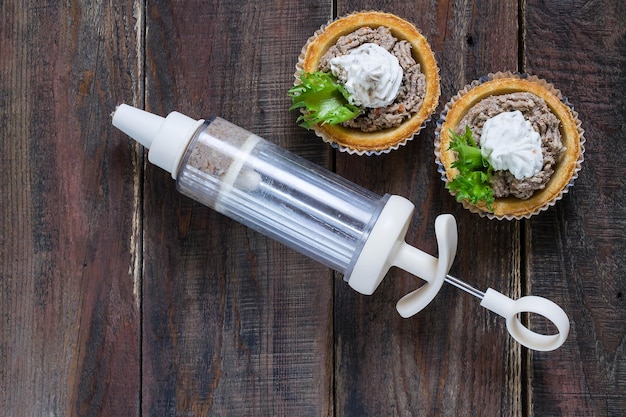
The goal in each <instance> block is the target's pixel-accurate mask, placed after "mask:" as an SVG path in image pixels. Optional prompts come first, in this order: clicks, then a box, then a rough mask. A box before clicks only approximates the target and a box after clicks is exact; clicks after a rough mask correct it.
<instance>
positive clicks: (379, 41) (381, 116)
mask: <svg viewBox="0 0 626 417" xmlns="http://www.w3.org/2000/svg"><path fill="white" fill-rule="evenodd" d="M364 43H374V44H376V45H378V46H380V47H382V48H385V49H386V50H387V51H389V52H390V53H391V54H392V55H394V56H395V57H396V58H398V62H399V63H400V66H401V67H402V71H403V76H402V85H401V86H400V91H399V92H398V96H397V97H396V99H395V100H394V102H393V103H391V104H390V105H389V106H387V107H381V108H375V109H365V110H364V112H363V113H362V114H361V115H359V116H358V117H356V118H354V119H352V120H348V121H346V122H344V123H342V125H343V126H345V127H351V128H355V129H360V130H362V131H363V132H375V131H378V130H383V129H388V128H391V127H396V126H399V125H400V124H402V122H403V121H405V120H406V119H408V118H410V117H411V115H413V114H415V113H416V112H417V111H418V110H419V108H420V106H421V105H422V102H423V101H424V96H425V95H426V76H425V75H424V74H423V73H422V72H421V70H420V64H418V63H417V62H415V59H414V58H413V55H412V54H411V44H410V43H408V42H407V41H404V40H398V39H397V38H395V37H394V36H393V35H392V34H391V32H390V31H389V29H388V28H386V27H383V26H381V27H378V28H376V29H372V28H370V27H362V28H359V29H357V30H356V31H354V32H352V33H350V34H348V35H345V36H342V37H340V38H339V39H338V40H337V43H336V44H335V45H334V46H332V47H331V48H330V49H329V50H328V52H326V54H325V55H324V56H323V57H322V58H321V60H320V63H319V70H320V71H324V72H330V60H331V59H333V58H335V57H337V56H343V55H347V54H349V53H350V52H351V51H352V50H353V49H355V48H357V47H359V46H361V45H363V44H364Z"/></svg>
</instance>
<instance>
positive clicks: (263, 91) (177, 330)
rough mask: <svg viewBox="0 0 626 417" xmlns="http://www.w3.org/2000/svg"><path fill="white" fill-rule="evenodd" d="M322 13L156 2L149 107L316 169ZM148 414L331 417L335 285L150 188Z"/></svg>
mask: <svg viewBox="0 0 626 417" xmlns="http://www.w3.org/2000/svg"><path fill="white" fill-rule="evenodd" d="M324 4H326V3H321V2H312V3H307V2H282V1H270V2H263V3H261V2H258V1H241V2H218V1H214V2H188V1H185V2H182V1H177V2H162V1H155V2H148V9H147V20H146V24H147V51H146V67H147V78H146V82H147V89H146V94H147V107H148V108H149V110H151V111H153V112H158V113H162V114H164V113H167V112H169V111H171V110H178V111H181V112H184V113H187V114H189V115H190V116H194V117H198V118H200V117H206V116H209V115H212V114H216V115H219V116H222V117H224V118H226V119H229V120H231V121H232V122H234V123H236V124H238V125H240V126H242V127H244V128H247V129H248V130H251V131H254V132H255V133H257V134H259V135H261V136H263V137H266V138H267V139H269V140H271V141H273V142H275V143H278V144H280V145H282V146H285V147H287V148H289V149H291V150H293V151H295V152H297V153H299V154H301V155H304V156H305V157H308V158H309V159H311V160H314V161H316V162H318V163H321V164H328V155H329V152H328V149H327V147H326V146H324V145H322V144H320V143H318V142H317V141H310V140H309V137H308V136H306V135H305V134H304V131H303V130H302V129H300V128H299V127H297V126H296V124H295V118H296V116H297V115H296V114H295V113H289V112H288V110H287V109H288V108H289V100H288V97H287V96H286V92H287V89H288V88H289V87H290V86H291V85H292V83H293V72H294V69H295V63H296V59H297V56H298V54H299V51H300V48H301V46H302V44H303V43H304V42H305V40H306V38H307V37H308V36H309V34H310V33H312V31H313V30H314V28H315V27H316V26H317V25H318V24H319V22H322V21H324V20H325V19H327V17H328V16H327V13H329V10H330V7H329V6H328V7H322V6H323V5H324ZM144 249H145V261H144V265H145V270H144V287H143V288H144V303H143V307H144V340H143V358H144V361H143V369H144V373H143V386H144V391H143V392H144V396H143V398H142V404H143V412H144V414H145V415H155V416H162V415H181V414H192V415H237V416H247V415H254V416H262V415H268V416H269V415H310V416H323V415H330V414H331V412H332V411H331V410H332V397H331V395H332V366H331V360H332V322H331V320H332V299H331V296H332V281H331V278H332V275H331V274H330V272H329V271H328V270H327V269H326V268H324V267H322V266H320V265H318V264H316V263H314V262H313V261H311V260H308V259H306V258H304V257H303V256H301V255H299V254H296V253H294V252H293V251H291V250H289V249H286V248H285V247H283V246H281V245H279V244H277V243H274V242H272V241H270V240H268V239H266V238H264V237H262V236H260V235H259V234H257V233H255V232H252V231H250V230H248V229H245V228H244V227H243V226H241V225H239V224H236V223H235V222H233V221H231V220H229V219H227V218H225V217H223V216H221V215H219V214H217V213H215V212H213V211H211V210H210V209H208V208H206V207H202V206H200V205H199V204H196V203H193V202H192V201H191V200H189V199H187V198H185V197H182V196H180V195H179V194H178V193H177V192H176V191H175V186H174V183H173V181H172V179H171V178H169V176H168V175H167V174H166V173H164V172H163V171H160V170H158V169H155V168H153V167H149V168H148V169H147V170H146V179H145V241H144Z"/></svg>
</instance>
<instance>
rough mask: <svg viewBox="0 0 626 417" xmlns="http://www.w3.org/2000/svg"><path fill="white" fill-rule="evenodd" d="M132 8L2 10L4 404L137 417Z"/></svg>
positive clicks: (51, 5)
mask: <svg viewBox="0 0 626 417" xmlns="http://www.w3.org/2000/svg"><path fill="white" fill-rule="evenodd" d="M132 16H133V8H132V3H130V2H127V3H120V4H117V5H115V6H111V5H104V4H99V3H95V2H90V1H81V2H78V1H77V2H72V3H71V5H68V6H67V7H65V5H63V4H60V3H58V2H37V3H32V4H28V2H2V3H0V19H1V21H2V29H1V31H2V36H1V37H0V55H1V59H0V71H1V75H0V83H1V84H0V100H1V103H0V136H1V138H2V149H1V150H0V153H1V158H2V170H3V172H2V173H3V182H2V184H1V185H0V188H1V192H0V194H1V195H2V196H3V198H2V202H1V203H0V207H1V210H2V213H1V218H2V223H0V224H1V226H0V227H1V230H0V236H2V237H1V243H0V251H1V253H0V256H1V259H2V266H1V269H0V283H1V284H0V297H1V299H2V301H1V302H0V309H1V313H0V316H1V317H2V319H1V321H0V334H1V335H2V336H1V337H2V339H1V340H2V342H1V344H0V387H1V389H0V408H1V409H2V414H3V415H6V416H31V415H32V416H34V415H38V416H43V415H46V416H48V415H68V416H75V415H110V416H113V415H125V414H126V413H129V412H130V414H134V413H137V412H138V408H137V404H138V399H139V361H138V356H139V326H138V313H139V304H138V299H137V294H136V293H135V291H134V290H135V285H134V284H135V282H134V280H133V279H134V276H133V271H132V268H131V265H132V257H133V253H134V252H133V248H132V247H131V246H130V242H131V240H132V239H131V238H132V235H131V234H132V230H133V229H132V227H131V220H132V215H133V212H134V211H135V209H136V207H137V203H138V201H137V198H136V197H137V196H136V195H134V193H133V189H134V187H133V182H134V177H135V172H134V167H133V157H132V152H131V148H130V147H129V146H128V145H127V144H126V143H116V142H113V141H111V140H110V136H111V132H112V129H111V127H110V123H109V113H110V112H111V109H112V108H113V103H114V99H113V95H116V94H121V93H123V92H124V91H125V89H130V88H131V87H132V85H133V83H134V82H136V79H135V80H133V77H136V76H137V68H136V60H135V54H134V28H133V24H134V22H133V17H132Z"/></svg>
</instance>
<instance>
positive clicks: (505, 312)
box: [480, 288, 569, 352]
mask: <svg viewBox="0 0 626 417" xmlns="http://www.w3.org/2000/svg"><path fill="white" fill-rule="evenodd" d="M480 305H481V306H483V307H485V308H487V309H489V310H491V311H493V312H494V313H496V314H498V315H500V316H502V317H504V318H505V319H506V327H507V330H508V331H509V333H510V334H511V336H512V337H513V338H514V339H515V340H517V341H518V342H519V343H520V344H522V345H523V346H526V347H527V348H530V349H534V350H538V351H544V352H547V351H550V350H554V349H557V348H558V347H560V346H561V345H562V344H563V343H564V342H565V340H566V339H567V336H568V334H569V319H568V318H567V314H565V312H564V311H563V309H562V308H561V307H559V306H558V305H557V304H555V303H554V302H552V301H550V300H548V299H545V298H542V297H536V296H532V295H528V296H525V297H522V298H519V299H517V300H512V299H510V298H509V297H507V296H505V295H502V294H500V293H499V292H497V291H495V290H493V289H491V288H489V289H488V290H487V292H486V293H485V297H484V298H483V300H482V302H481V303H480ZM520 313H534V314H539V315H540V316H543V317H545V318H546V319H547V320H549V321H551V322H552V324H554V325H555V326H556V328H557V331H558V333H556V334H550V335H545V334H540V333H536V332H533V331H532V330H530V329H528V328H527V327H526V326H524V325H523V324H522V322H521V321H520V319H519V314H520Z"/></svg>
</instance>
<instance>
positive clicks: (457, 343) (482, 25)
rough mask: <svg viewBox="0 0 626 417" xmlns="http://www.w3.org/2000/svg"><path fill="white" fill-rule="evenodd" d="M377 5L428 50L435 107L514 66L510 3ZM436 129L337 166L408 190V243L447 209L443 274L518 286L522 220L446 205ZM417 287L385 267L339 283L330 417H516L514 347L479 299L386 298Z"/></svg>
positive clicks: (420, 242)
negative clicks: (361, 290)
mask: <svg viewBox="0 0 626 417" xmlns="http://www.w3.org/2000/svg"><path fill="white" fill-rule="evenodd" d="M355 8H363V9H367V8H368V7H367V5H363V4H362V3H361V2H352V1H343V2H340V3H339V14H340V15H341V14H343V13H347V12H350V11H352V10H354V9H355ZM385 10H386V11H390V12H392V13H395V14H397V15H399V16H402V17H404V18H406V19H408V20H409V21H412V22H413V23H414V24H415V25H416V26H417V27H418V28H420V29H421V31H422V32H423V34H424V35H425V36H426V38H427V39H428V40H429V42H430V44H431V46H432V47H433V49H434V51H435V55H436V57H437V60H438V63H439V66H440V69H441V80H442V81H441V82H442V98H441V100H440V102H441V105H440V107H439V110H441V108H442V107H443V104H444V103H445V102H447V101H448V100H449V99H450V97H451V96H452V95H454V94H456V92H457V91H458V90H459V89H461V88H462V87H463V86H464V85H465V84H467V83H469V82H470V81H472V80H473V79H475V78H477V77H479V76H481V75H484V74H487V73H489V72H491V71H496V70H516V69H517V64H518V55H517V45H518V30H517V24H518V20H517V11H518V6H517V2H515V1H506V2H500V1H479V2H469V3H467V2H455V1H449V2H447V1H440V2H437V3H436V4H434V3H432V2H421V1H415V2H409V3H407V2H391V4H388V5H387V6H386V7H385ZM437 117H438V114H437V115H436V116H435V119H434V120H436V118H437ZM433 138H434V121H432V122H431V123H430V124H429V125H428V127H427V128H426V129H424V130H423V131H422V132H421V133H420V134H419V136H418V137H417V138H415V139H414V140H413V141H412V142H411V143H410V144H408V145H407V146H406V147H405V148H403V149H401V150H399V151H394V152H392V153H391V154H389V155H385V156H382V157H372V158H358V157H352V156H346V155H343V154H341V155H338V157H337V167H338V172H340V173H341V174H342V175H344V176H346V177H348V178H350V179H352V180H354V181H356V182H358V183H360V184H362V185H365V186H366V187H369V188H371V189H373V190H375V191H376V192H378V193H380V194H383V193H385V192H389V193H394V194H400V195H403V196H406V197H408V198H409V199H411V200H412V201H413V202H414V203H415V205H416V213H415V215H414V220H413V223H412V226H411V228H410V230H409V233H408V236H407V240H408V241H409V242H410V243H411V244H413V245H415V246H417V247H418V248H420V249H422V250H424V251H427V252H429V253H431V254H433V255H436V252H437V245H436V238H435V236H434V230H433V229H434V221H435V218H436V216H437V215H439V214H441V213H445V212H449V213H453V214H454V215H455V217H456V218H457V221H458V225H459V249H458V252H457V261H456V263H455V265H454V266H453V269H452V272H453V273H454V274H457V275H459V276H460V277H462V278H465V279H466V280H468V281H470V282H472V283H473V284H475V286H476V287H478V288H483V289H486V288H487V287H489V286H491V287H493V288H496V289H498V290H501V291H502V292H503V293H505V294H509V295H516V294H517V293H519V287H520V285H521V281H520V278H521V277H520V262H521V258H520V256H521V253H520V249H521V247H520V243H519V242H520V234H519V224H518V223H516V222H511V223H509V222H495V221H488V220H485V219H481V218H478V217H477V216H475V215H472V214H470V213H469V212H467V211H465V210H464V209H462V208H461V207H460V205H458V204H457V203H456V202H454V200H453V198H452V197H451V196H450V195H449V193H448V192H447V191H446V190H445V189H444V186H443V183H442V181H441V180H440V178H439V174H438V173H437V172H436V167H435V164H434V153H433ZM487 242H497V243H494V244H488V243H487ZM419 285H420V281H419V280H418V279H416V278H414V277H411V276H409V275H408V274H405V273H401V272H400V271H398V270H392V271H391V272H390V274H389V276H388V277H387V278H386V282H383V284H382V285H381V287H380V288H379V289H378V291H377V292H376V293H375V294H374V295H373V296H372V297H371V298H364V297H363V296H360V295H358V294H354V293H352V292H351V290H350V289H349V288H347V287H338V288H337V293H336V299H337V301H336V308H335V328H336V355H337V363H336V380H337V389H336V392H337V398H336V400H335V401H336V403H337V405H336V408H337V410H338V414H339V415H342V416H363V415H402V416H408V415H442V416H448V415H449V416H460V415H509V416H514V415H521V413H522V406H521V404H522V401H521V398H522V393H521V392H520V387H521V355H520V349H519V346H517V345H516V344H515V343H513V342H512V341H511V340H510V339H509V338H508V335H507V333H506V330H505V329H504V323H503V322H502V321H501V320H499V319H498V318H497V317H495V316H494V315H492V314H491V313H489V312H488V311H486V310H484V309H482V308H481V307H479V305H478V301H477V300H475V299H472V297H470V296H468V295H466V294H462V293H460V292H459V291H458V290H455V289H452V288H447V287H444V289H443V290H442V291H441V292H440V294H439V295H438V296H437V298H435V300H434V301H433V302H432V304H431V305H429V306H428V307H427V308H426V309H425V310H423V311H422V312H420V313H419V314H418V315H417V316H415V317H413V318H410V319H402V318H401V317H400V316H399V315H398V314H397V312H396V311H395V303H396V301H397V300H398V299H399V298H400V297H401V296H403V295H404V294H406V293H408V292H409V291H411V290H413V289H415V288H416V287H418V286H419Z"/></svg>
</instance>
